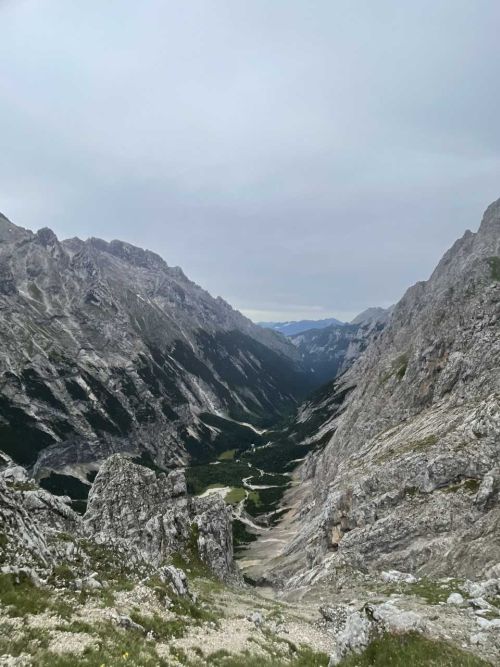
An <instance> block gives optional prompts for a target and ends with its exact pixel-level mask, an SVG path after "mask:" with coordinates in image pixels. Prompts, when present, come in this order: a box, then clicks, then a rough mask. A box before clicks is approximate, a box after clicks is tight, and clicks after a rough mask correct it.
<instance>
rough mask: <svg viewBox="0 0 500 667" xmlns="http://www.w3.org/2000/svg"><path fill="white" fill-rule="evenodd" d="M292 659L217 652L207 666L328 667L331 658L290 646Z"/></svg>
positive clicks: (210, 656) (206, 659) (304, 648)
mask: <svg viewBox="0 0 500 667" xmlns="http://www.w3.org/2000/svg"><path fill="white" fill-rule="evenodd" d="M290 651H291V653H292V655H291V656H290V657H283V658H279V657H274V656H273V657H271V656H270V657H269V658H266V657H263V656H262V655H260V654H259V655H252V654H251V653H250V652H245V653H242V654H240V655H232V654H230V653H229V652H228V651H224V650H222V651H217V652H215V653H212V654H210V655H208V656H207V657H206V658H205V662H204V664H205V665H212V666H213V667H327V665H328V661H329V658H328V656H327V655H326V653H319V652H317V651H313V650H312V649H310V648H308V647H300V648H296V647H294V646H293V645H290Z"/></svg>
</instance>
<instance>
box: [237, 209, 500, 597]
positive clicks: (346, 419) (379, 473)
mask: <svg viewBox="0 0 500 667" xmlns="http://www.w3.org/2000/svg"><path fill="white" fill-rule="evenodd" d="M294 433H295V434H296V438H300V439H301V442H302V443H303V444H307V445H308V448H307V449H311V448H312V450H313V451H311V452H310V453H309V454H308V455H307V456H306V459H305V461H304V462H303V463H302V465H301V468H300V471H299V473H298V475H299V476H300V478H301V479H302V483H301V484H300V485H299V486H298V487H296V488H294V489H291V490H289V491H288V492H287V494H286V496H285V506H287V507H293V508H294V509H293V510H292V511H291V513H290V514H289V515H288V516H287V518H286V521H285V523H286V526H287V535H288V542H287V544H286V545H285V546H284V547H282V548H279V549H278V551H277V552H276V554H275V557H274V560H273V561H272V563H271V564H270V565H268V568H267V577H268V578H271V579H272V578H273V577H274V578H278V579H281V580H283V579H285V580H287V581H288V585H290V586H294V585H300V584H301V582H302V583H309V584H310V583H311V582H313V581H314V580H315V579H318V580H319V579H321V578H322V577H326V576H329V575H328V573H330V575H331V576H333V574H332V573H335V572H341V571H345V568H354V570H356V571H362V572H381V571H383V570H391V569H396V570H399V571H401V572H407V573H414V574H418V575H419V576H431V577H438V576H442V577H446V576H451V577H471V578H474V579H477V578H479V577H482V576H484V577H491V576H496V577H498V576H499V573H498V563H500V542H499V540H498V536H499V535H500V496H499V494H500V468H499V460H500V200H498V201H497V202H495V203H493V204H492V205H491V206H489V208H488V209H487V210H486V212H485V214H484V217H483V219H482V222H481V225H480V227H479V230H478V232H477V233H472V232H471V231H467V232H466V233H465V234H464V236H463V237H462V238H461V239H459V240H458V241H457V242H456V243H455V244H454V245H453V247H452V248H451V249H450V250H449V251H448V252H447V253H446V254H445V255H444V257H443V258H442V260H441V261H440V262H439V264H438V266H437V267H436V269H435V271H434V272H433V273H432V275H431V277H430V278H429V280H427V281H425V282H419V283H417V284H416V285H414V286H413V287H411V288H410V289H409V290H408V291H407V292H406V294H405V295H404V297H403V298H402V299H401V301H400V302H399V303H398V304H397V305H396V306H395V307H394V310H393V312H392V315H391V317H390V319H389V321H388V323H387V325H386V326H385V328H384V330H383V331H382V332H381V333H380V335H379V336H377V337H376V338H374V339H373V340H372V342H371V343H370V344H369V346H368V348H367V349H366V351H365V352H364V354H362V355H361V356H360V358H359V359H358V360H357V361H356V362H355V363H354V364H353V365H352V366H351V368H350V369H348V370H347V372H346V373H344V374H343V375H342V376H341V377H339V378H337V379H336V380H334V381H333V382H332V383H330V385H327V386H326V387H323V388H322V389H321V390H319V391H318V392H317V393H316V395H315V396H314V397H313V398H311V399H310V400H308V401H307V402H306V403H305V404H304V405H303V406H302V407H301V408H300V410H299V413H298V416H297V418H296V420H295V423H294V424H292V425H291V426H290V427H289V430H288V437H291V436H292V435H293V434H294ZM307 449H306V450H305V451H307ZM295 456H296V455H295ZM266 540H267V542H268V543H272V542H273V533H272V532H271V533H268V534H267V535H266ZM274 541H275V543H276V544H279V543H280V540H279V539H278V537H277V538H276V540H274ZM282 543H283V542H282V541H281V544H282ZM250 558H255V557H254V556H250ZM495 568H496V570H495ZM495 572H496V574H495Z"/></svg>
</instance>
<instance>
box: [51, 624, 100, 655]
mask: <svg viewBox="0 0 500 667" xmlns="http://www.w3.org/2000/svg"><path fill="white" fill-rule="evenodd" d="M97 646H98V642H97V640H96V637H93V636H92V635H89V634H87V633H86V632H63V631H60V630H58V631H56V632H52V633H51V640H50V644H49V651H52V653H59V654H64V653H70V654H71V655H78V656H80V655H82V654H83V652H84V651H85V650H86V649H87V648H93V649H95V648H97Z"/></svg>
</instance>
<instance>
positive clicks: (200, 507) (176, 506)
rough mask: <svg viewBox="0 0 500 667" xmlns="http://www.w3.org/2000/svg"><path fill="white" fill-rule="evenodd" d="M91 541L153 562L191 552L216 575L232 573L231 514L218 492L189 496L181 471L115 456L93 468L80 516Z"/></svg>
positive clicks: (221, 575) (229, 575)
mask: <svg viewBox="0 0 500 667" xmlns="http://www.w3.org/2000/svg"><path fill="white" fill-rule="evenodd" d="M83 524H84V531H85V533H86V534H88V535H91V536H92V538H93V539H94V540H95V541H96V542H101V543H104V544H118V545H119V546H121V547H122V548H126V549H129V550H130V551H131V552H132V553H133V552H134V551H135V557H136V558H139V559H141V560H145V561H149V562H151V563H152V564H154V565H156V566H159V565H160V564H161V563H162V562H163V561H164V560H165V559H167V558H168V557H169V556H172V554H174V553H178V554H181V555H182V554H185V555H186V556H187V557H188V558H189V557H191V556H192V555H193V554H194V555H195V556H196V557H197V558H198V557H199V558H200V559H201V561H202V562H203V563H204V564H205V565H206V566H207V568H208V569H209V570H211V571H212V572H213V573H214V574H215V575H216V576H217V577H219V578H220V579H228V578H231V577H235V576H236V574H235V572H236V570H235V566H234V563H233V542H232V532H231V513H230V511H229V509H228V508H227V506H226V505H225V503H224V501H223V500H222V499H221V498H220V496H218V495H210V496H207V497H206V498H190V497H188V496H187V494H186V481H185V478H184V473H183V472H182V471H173V472H171V473H169V474H168V475H166V474H165V473H162V472H160V473H157V472H155V471H153V470H149V469H148V468H145V467H144V466H140V465H136V464H135V463H133V462H132V461H131V460H130V459H129V458H127V457H126V456H124V455H121V454H115V455H113V456H111V457H110V458H109V459H108V460H107V461H106V462H105V463H104V464H103V465H102V466H101V469H100V470H99V473H98V475H97V477H96V479H95V481H94V484H93V486H92V490H91V492H90V494H89V500H88V506H87V511H86V513H85V515H84V517H83Z"/></svg>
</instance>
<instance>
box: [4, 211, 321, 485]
mask: <svg viewBox="0 0 500 667" xmlns="http://www.w3.org/2000/svg"><path fill="white" fill-rule="evenodd" d="M0 311H1V319H0V340H1V342H2V345H1V348H0V448H1V449H2V450H3V451H4V452H6V453H7V454H8V455H10V456H11V457H12V458H13V459H14V460H15V461H17V462H19V463H21V464H23V465H26V466H31V467H33V469H34V471H35V473H36V474H37V475H38V476H39V477H43V476H46V475H47V473H49V472H50V471H58V472H59V473H64V474H72V475H76V476H77V477H79V478H80V480H81V481H82V482H83V483H86V476H87V475H88V474H89V473H90V472H91V471H93V470H96V469H97V467H98V464H99V462H100V461H102V460H103V459H105V458H106V457H107V456H109V455H110V454H112V453H113V452H117V451H129V452H132V453H136V454H137V455H139V456H142V457H143V458H144V457H145V459H146V460H152V461H154V462H155V463H156V464H158V465H160V466H162V467H165V468H168V467H172V466H175V465H178V464H179V463H181V462H183V461H184V462H185V461H186V458H187V454H186V451H187V450H189V452H190V453H191V454H192V455H194V456H196V455H197V452H201V451H202V450H203V449H204V448H206V447H210V446H214V447H216V446H217V445H216V441H217V438H218V437H219V436H220V431H221V429H220V428H217V427H214V426H213V425H208V424H206V423H204V414H205V413H213V414H218V415H220V416H223V417H227V418H228V419H237V420H242V421H249V422H255V423H269V422H270V421H273V420H274V419H276V417H277V416H278V415H279V414H281V413H282V412H283V411H286V410H288V409H290V407H292V406H294V405H295V404H296V401H297V399H298V398H300V397H301V396H303V395H304V394H305V393H306V392H307V391H308V388H309V386H310V385H309V380H308V378H307V377H306V375H305V374H304V373H303V372H302V371H301V370H300V368H299V365H298V355H297V353H296V350H295V348H294V347H293V346H292V345H290V344H289V343H288V342H287V341H286V340H285V339H283V338H282V337H280V336H279V335H277V334H276V333H274V332H272V331H266V330H264V329H261V328H260V327H258V326H257V325H254V324H253V323H252V322H250V320H248V319H246V318H245V317H243V316H242V315H241V314H240V313H238V312H237V311H235V310H233V309H232V308H231V307H230V306H229V305H228V304H227V303H226V302H224V301H223V300H222V299H221V298H217V299H214V298H212V297H211V296H210V295H209V294H208V293H207V292H205V291H204V290H203V289H201V288H200V287H198V286H197V285H195V284H194V283H192V282H191V281H190V280H188V279H187V278H186V276H185V275H184V274H183V273H182V271H181V270H180V269H179V268H172V267H169V266H168V265H167V264H166V263H165V262H164V261H163V260H162V259H161V258H160V257H159V256H158V255H155V254H154V253H152V252H149V251H144V250H141V249H140V248H136V247H134V246H131V245H129V244H126V243H123V242H121V241H112V242H111V243H107V242H105V241H102V240H100V239H89V240H87V241H85V242H84V241H81V240H79V239H70V240H68V241H63V242H59V241H58V239H57V238H56V236H55V234H54V233H53V232H52V231H51V230H49V229H46V228H45V229H41V230H40V231H38V232H37V233H36V234H34V233H32V232H30V231H27V230H24V229H21V228H19V227H16V226H15V225H13V224H12V223H10V222H9V221H8V220H7V219H6V218H5V217H3V216H2V217H0ZM220 421H221V423H223V422H224V420H220ZM211 443H212V444H211ZM214 443H215V444H214ZM52 482H53V486H54V485H55V486H56V487H57V485H58V484H59V483H60V484H62V485H63V486H64V485H65V484H67V483H70V484H71V482H68V481H67V480H65V479H64V478H63V477H53V479H52ZM62 490H63V491H64V490H68V489H66V488H63V489H62Z"/></svg>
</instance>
